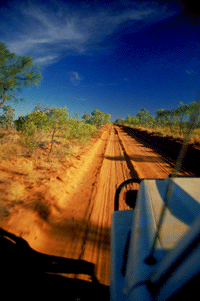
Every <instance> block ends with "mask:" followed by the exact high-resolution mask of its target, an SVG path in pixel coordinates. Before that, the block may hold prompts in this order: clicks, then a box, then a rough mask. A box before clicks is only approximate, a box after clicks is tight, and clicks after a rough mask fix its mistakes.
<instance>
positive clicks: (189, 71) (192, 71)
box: [185, 70, 198, 75]
mask: <svg viewBox="0 0 200 301" xmlns="http://www.w3.org/2000/svg"><path fill="white" fill-rule="evenodd" d="M185 72H186V73H187V74H188V75H197V74H198V73H197V72H195V71H194V70H186V71H185Z"/></svg>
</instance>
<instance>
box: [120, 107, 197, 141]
mask: <svg viewBox="0 0 200 301" xmlns="http://www.w3.org/2000/svg"><path fill="white" fill-rule="evenodd" d="M199 106H200V105H199V102H195V101H194V102H192V103H190V104H184V103H183V102H180V105H179V106H178V107H177V108H175V109H172V110H165V109H159V110H157V111H156V112H155V116H151V114H150V112H149V111H147V110H146V109H145V108H143V109H141V110H140V111H139V112H138V113H137V114H136V115H135V116H133V117H131V116H130V115H127V117H126V119H119V118H118V119H117V120H116V121H115V123H116V124H123V125H128V126H131V127H135V128H140V129H145V130H147V131H149V132H155V133H158V134H159V135H162V136H172V137H174V138H179V139H183V138H184V137H185V135H186V134H187V132H188V130H189V128H190V127H191V124H192V128H193V133H192V136H191V142H192V143H198V144H199V143H200V117H199V111H200V108H199Z"/></svg>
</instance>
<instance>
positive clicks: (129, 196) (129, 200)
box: [126, 190, 138, 209]
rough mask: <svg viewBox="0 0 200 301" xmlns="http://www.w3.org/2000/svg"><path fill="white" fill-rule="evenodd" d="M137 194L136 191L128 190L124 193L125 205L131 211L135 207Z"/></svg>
mask: <svg viewBox="0 0 200 301" xmlns="http://www.w3.org/2000/svg"><path fill="white" fill-rule="evenodd" d="M137 192H138V191H137V190H128V191H127V192H126V204H127V205H128V206H129V207H131V208H132V209H134V208H135V205H136V199H137Z"/></svg>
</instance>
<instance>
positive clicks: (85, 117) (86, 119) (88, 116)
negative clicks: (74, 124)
mask: <svg viewBox="0 0 200 301" xmlns="http://www.w3.org/2000/svg"><path fill="white" fill-rule="evenodd" d="M90 117H91V116H90V115H89V114H88V113H87V112H85V114H84V115H83V116H82V119H83V120H84V121H85V122H87V121H88V120H89V119H90Z"/></svg>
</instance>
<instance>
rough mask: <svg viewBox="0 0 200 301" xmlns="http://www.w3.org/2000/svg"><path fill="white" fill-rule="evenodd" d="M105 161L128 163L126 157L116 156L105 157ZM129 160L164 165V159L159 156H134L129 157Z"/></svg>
mask: <svg viewBox="0 0 200 301" xmlns="http://www.w3.org/2000/svg"><path fill="white" fill-rule="evenodd" d="M105 159H108V160H114V161H127V158H126V157H125V156H116V157H111V156H105ZM129 159H130V160H133V161H135V162H152V163H155V162H156V163H158V162H159V163H163V159H162V158H160V157H158V156H140V155H133V156H129Z"/></svg>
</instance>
